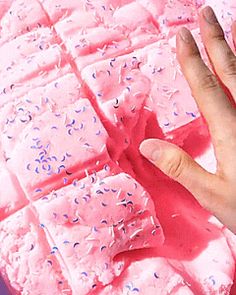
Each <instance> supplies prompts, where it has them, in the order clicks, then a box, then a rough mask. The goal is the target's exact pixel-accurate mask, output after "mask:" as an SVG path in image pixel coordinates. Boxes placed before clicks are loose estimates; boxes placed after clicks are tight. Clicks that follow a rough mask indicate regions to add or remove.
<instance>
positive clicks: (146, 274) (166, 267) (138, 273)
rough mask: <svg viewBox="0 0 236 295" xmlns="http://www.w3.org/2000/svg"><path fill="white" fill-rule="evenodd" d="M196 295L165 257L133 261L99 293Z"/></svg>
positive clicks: (112, 294)
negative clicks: (111, 283) (113, 282)
mask: <svg viewBox="0 0 236 295" xmlns="http://www.w3.org/2000/svg"><path fill="white" fill-rule="evenodd" d="M129 293H130V294H132V293H133V294H140V295H146V294H148V295H169V294H171V295H177V294H178V295H194V293H193V292H192V291H191V289H190V287H189V286H187V284H186V282H185V281H184V278H183V277H181V275H179V273H178V272H176V271H175V270H174V268H172V266H171V265H170V264H169V263H168V260H167V259H165V258H156V257H155V258H145V259H141V260H137V261H134V262H132V263H131V264H130V265H129V266H128V267H127V269H126V270H125V271H124V273H122V274H121V276H120V277H119V279H118V282H116V283H115V284H113V285H108V286H107V287H105V288H104V290H103V291H101V292H100V293H99V295H117V294H129Z"/></svg>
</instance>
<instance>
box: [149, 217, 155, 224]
mask: <svg viewBox="0 0 236 295" xmlns="http://www.w3.org/2000/svg"><path fill="white" fill-rule="evenodd" d="M150 220H151V223H152V224H153V225H155V221H154V218H153V216H151V217H150Z"/></svg>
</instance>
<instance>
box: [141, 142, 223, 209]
mask: <svg viewBox="0 0 236 295" xmlns="http://www.w3.org/2000/svg"><path fill="white" fill-rule="evenodd" d="M140 152H141V153H142V155H143V156H144V157H146V158H147V159H148V160H149V161H151V162H152V163H153V164H154V165H155V166H156V167H158V168H159V169H160V170H161V171H162V172H164V173H165V174H166V175H168V176H169V177H170V178H172V179H174V180H176V181H178V182H179V183H180V184H182V185H183V186H185V187H186V188H187V189H188V190H189V191H190V192H191V193H192V194H193V195H194V196H195V197H196V198H197V200H198V201H199V203H200V204H201V205H202V206H204V207H205V208H207V209H210V210H212V211H215V210H216V208H214V207H216V205H214V204H217V203H220V202H219V200H217V197H216V196H215V193H213V191H214V190H215V188H216V187H217V185H216V182H217V177H216V176H215V175H213V174H210V173H208V172H207V171H206V170H204V169H203V168H202V167H201V166H200V165H198V164H197V163H196V162H195V161H194V160H193V159H192V158H191V157H190V156H189V155H188V154H187V153H185V152H184V151H183V150H181V149H180V148H179V147H177V146H175V145H173V144H170V143H168V142H165V141H162V140H159V139H147V140H144V141H143V142H142V143H141V145H140ZM213 195H214V196H215V199H214V201H213V200H212V196H213Z"/></svg>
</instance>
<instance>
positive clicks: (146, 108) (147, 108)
mask: <svg viewBox="0 0 236 295" xmlns="http://www.w3.org/2000/svg"><path fill="white" fill-rule="evenodd" d="M143 108H144V109H145V110H147V111H149V112H152V110H151V109H150V108H149V107H147V106H144V107H143Z"/></svg>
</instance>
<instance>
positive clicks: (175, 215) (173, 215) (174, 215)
mask: <svg viewBox="0 0 236 295" xmlns="http://www.w3.org/2000/svg"><path fill="white" fill-rule="evenodd" d="M177 216H180V214H172V215H171V217H172V218H174V217H177Z"/></svg>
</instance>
